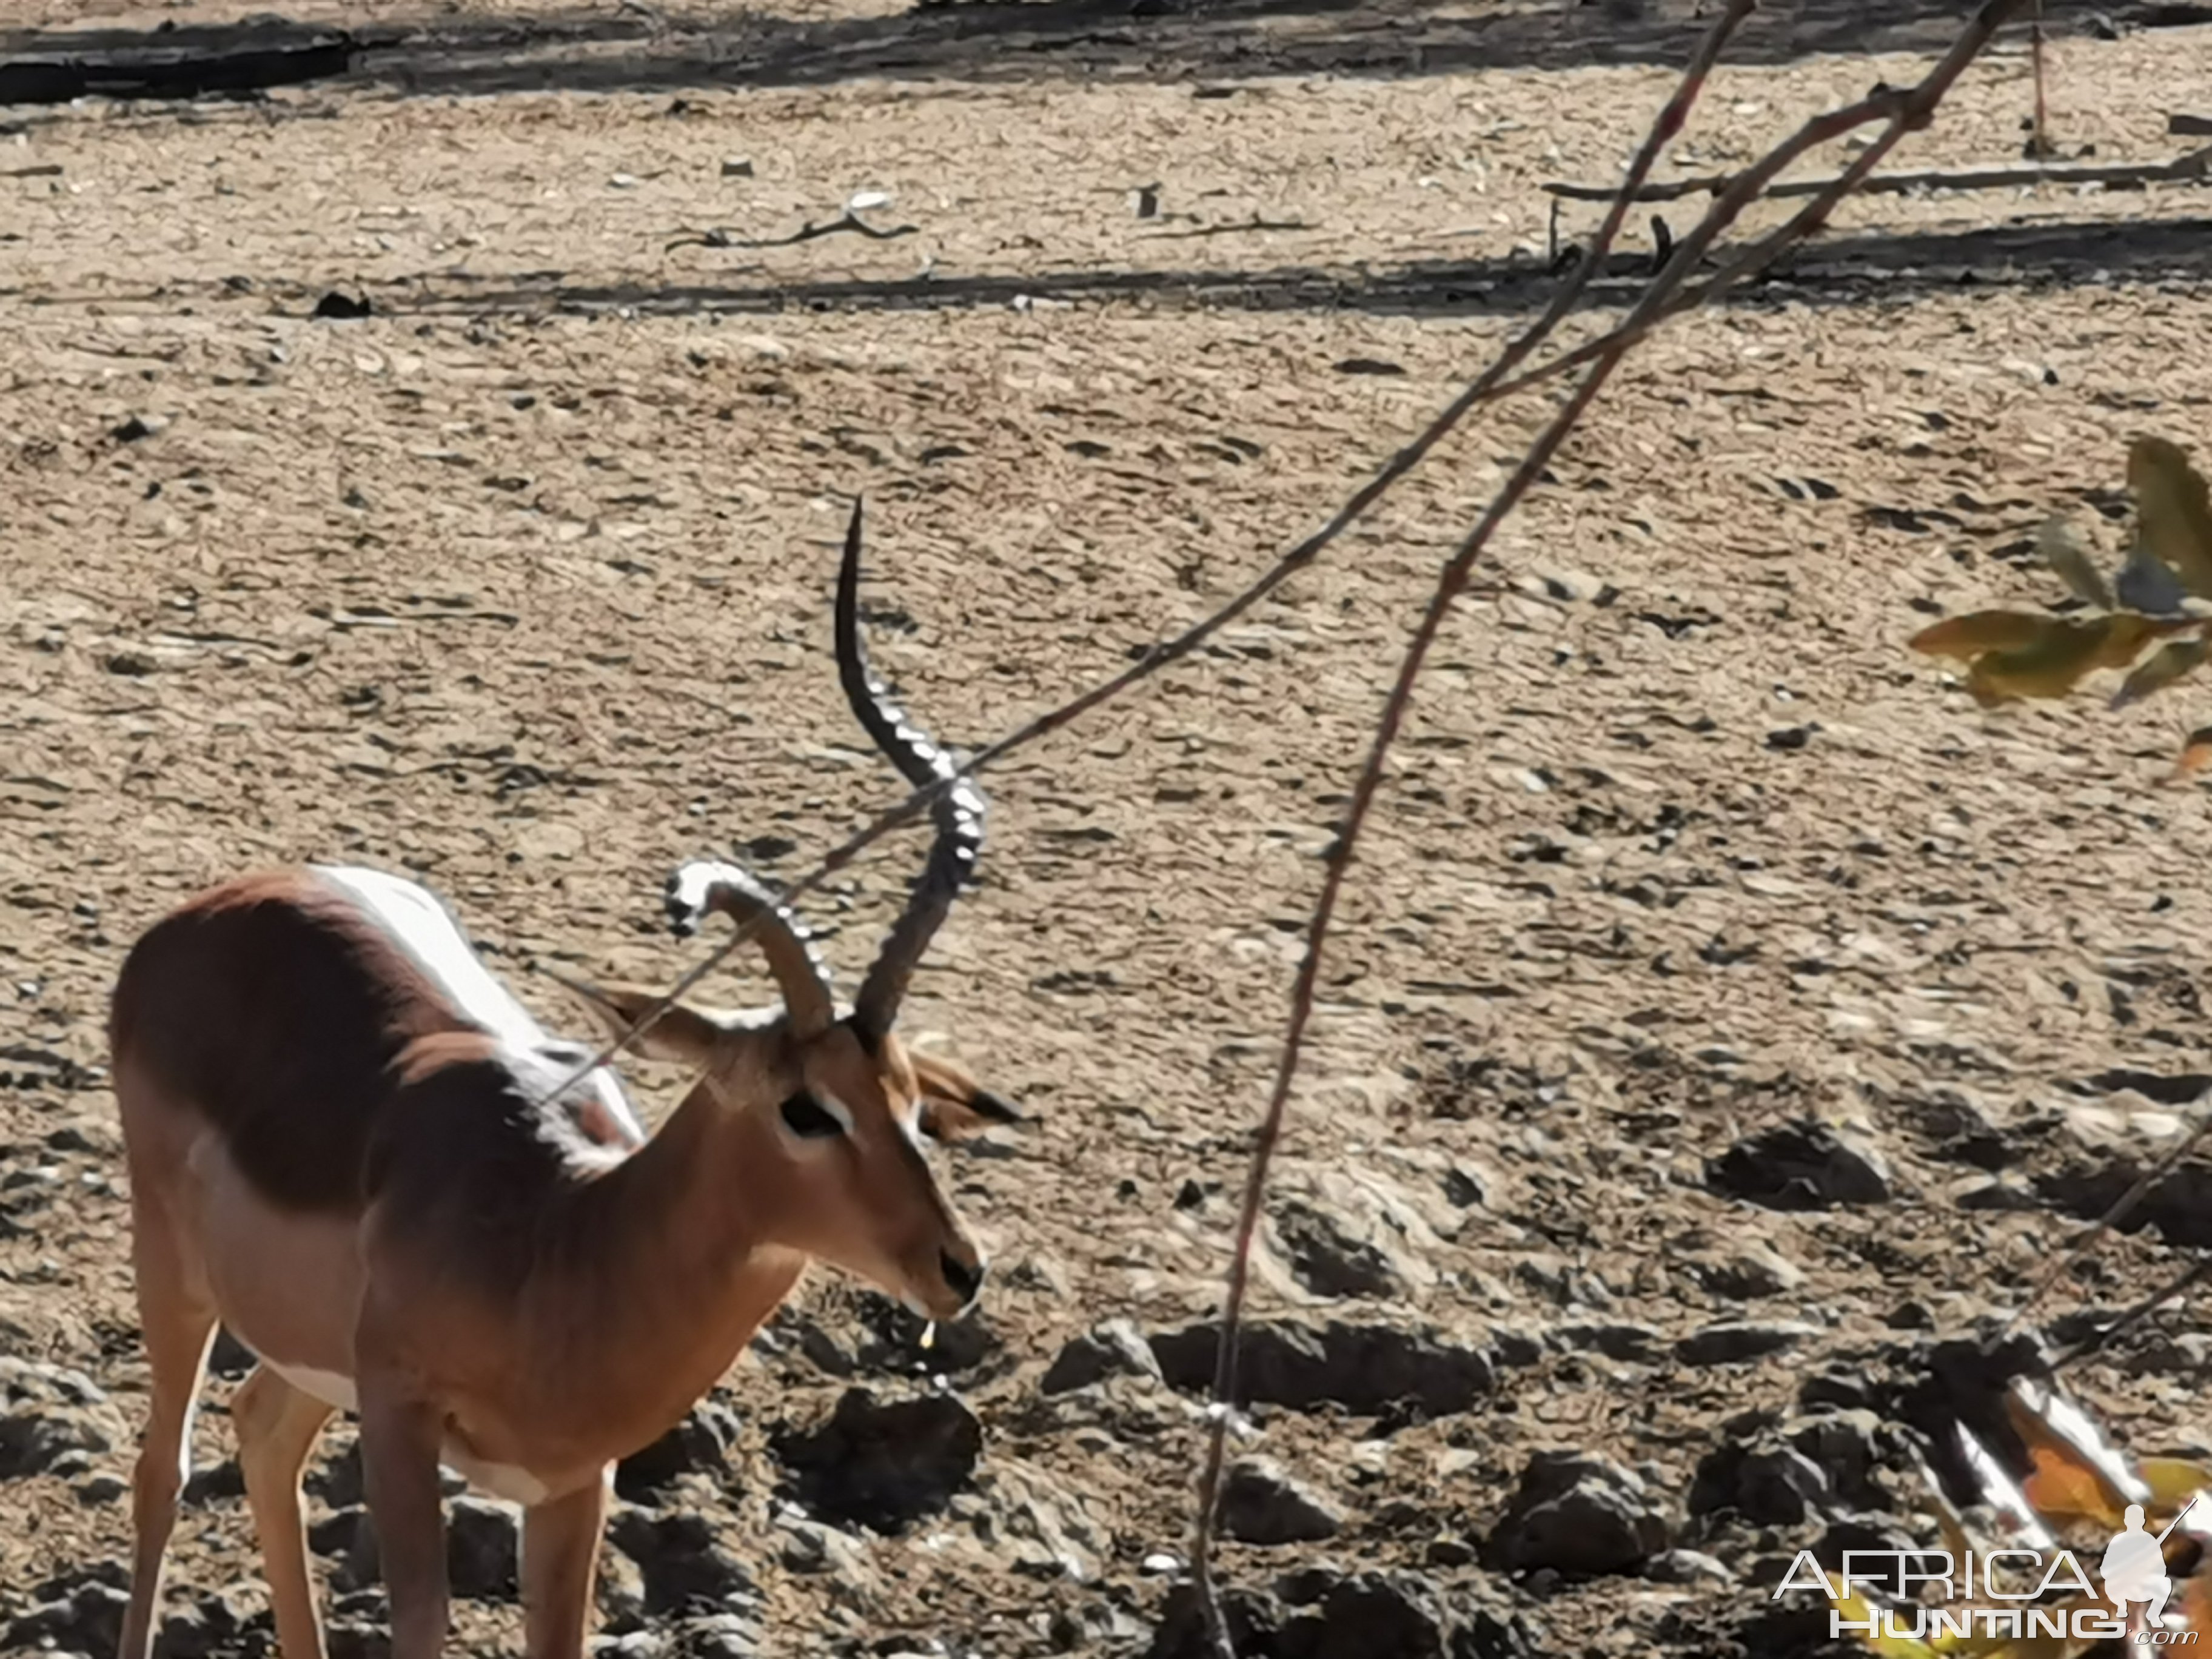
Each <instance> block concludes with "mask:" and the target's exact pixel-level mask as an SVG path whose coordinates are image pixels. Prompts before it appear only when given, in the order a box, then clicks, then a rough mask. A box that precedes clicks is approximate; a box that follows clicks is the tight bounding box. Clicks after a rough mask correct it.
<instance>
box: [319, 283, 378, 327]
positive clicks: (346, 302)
mask: <svg viewBox="0 0 2212 1659" xmlns="http://www.w3.org/2000/svg"><path fill="white" fill-rule="evenodd" d="M375 309H376V307H374V306H373V305H371V304H370V303H369V302H368V296H367V295H362V296H360V297H358V298H356V296H355V295H350V294H341V293H339V292H338V291H337V289H331V291H330V292H329V293H327V294H325V295H323V297H322V298H321V299H319V300H318V301H315V308H314V310H313V312H311V313H308V314H309V315H310V316H313V317H319V318H323V319H327V320H330V321H335V322H354V321H357V320H358V319H361V318H363V317H367V316H369V315H371V314H373V313H374V311H375Z"/></svg>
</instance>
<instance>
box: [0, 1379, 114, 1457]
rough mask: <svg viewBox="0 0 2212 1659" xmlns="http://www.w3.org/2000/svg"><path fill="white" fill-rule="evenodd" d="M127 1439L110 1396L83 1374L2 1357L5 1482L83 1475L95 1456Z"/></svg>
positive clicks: (0, 1453) (0, 1428)
mask: <svg viewBox="0 0 2212 1659" xmlns="http://www.w3.org/2000/svg"><path fill="white" fill-rule="evenodd" d="M126 1438H127V1436H126V1433H125V1428H124V1425H123V1422H122V1419H121V1418H120V1416H119V1415H118V1413H117V1412H116V1411H115V1409H114V1407H112V1406H111V1405H109V1403H108V1401H107V1395H106V1394H105V1393H103V1392H102V1391H101V1390H100V1388H99V1387H98V1386H97V1385H96V1384H94V1383H93V1381H92V1380H91V1379H90V1378H89V1377H88V1376H84V1375H83V1374H82V1372H78V1371H73V1370H66V1369H64V1367H62V1366H59V1365H46V1364H38V1363H36V1362H35V1361H33V1360H28V1359H12V1358H0V1480H20V1479H21V1478H23V1477H25V1476H27V1475H33V1474H49V1473H67V1472H68V1469H69V1463H68V1462H67V1461H65V1460H71V1459H74V1460H75V1462H76V1468H77V1471H78V1472H80V1473H82V1468H83V1460H84V1459H85V1458H86V1457H87V1456H88V1455H92V1454H94V1453H99V1452H105V1451H108V1450H112V1449H113V1448H114V1447H116V1446H117V1445H119V1444H121V1443H124V1441H125V1439H126Z"/></svg>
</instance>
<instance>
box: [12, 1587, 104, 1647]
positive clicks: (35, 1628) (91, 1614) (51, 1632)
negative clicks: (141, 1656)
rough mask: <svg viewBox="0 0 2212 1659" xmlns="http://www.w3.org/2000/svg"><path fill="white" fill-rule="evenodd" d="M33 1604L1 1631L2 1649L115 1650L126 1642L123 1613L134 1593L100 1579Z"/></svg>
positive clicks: (59, 1590) (61, 1588) (49, 1588)
mask: <svg viewBox="0 0 2212 1659" xmlns="http://www.w3.org/2000/svg"><path fill="white" fill-rule="evenodd" d="M45 1589H46V1591H49V1592H58V1593H56V1594H53V1595H51V1597H50V1598H49V1599H47V1600H46V1601H41V1602H40V1604H39V1605H37V1606H35V1607H33V1608H32V1609H31V1610H30V1611H29V1612H28V1613H25V1614H24V1615H23V1616H22V1617H21V1618H20V1619H18V1620H15V1622H14V1623H13V1624H10V1625H9V1626H7V1628H6V1630H5V1631H4V1632H0V1648H58V1649H60V1650H63V1651H64V1652H66V1653H91V1654H109V1653H113V1652H114V1651H115V1650H116V1649H117V1648H118V1646H119V1645H120V1644H121V1643H122V1641H123V1613H124V1609H125V1608H126V1607H129V1606H130V1605H131V1595H130V1592H129V1591H127V1590H125V1589H122V1588H121V1587H120V1586H119V1585H115V1584H111V1583H106V1582H105V1581H104V1580H101V1579H99V1578H92V1579H89V1580H88V1581H87V1582H82V1583H77V1584H76V1585H75V1586H73V1587H70V1588H67V1589H64V1588H63V1587H61V1586H58V1585H54V1584H48V1585H46V1586H45Z"/></svg>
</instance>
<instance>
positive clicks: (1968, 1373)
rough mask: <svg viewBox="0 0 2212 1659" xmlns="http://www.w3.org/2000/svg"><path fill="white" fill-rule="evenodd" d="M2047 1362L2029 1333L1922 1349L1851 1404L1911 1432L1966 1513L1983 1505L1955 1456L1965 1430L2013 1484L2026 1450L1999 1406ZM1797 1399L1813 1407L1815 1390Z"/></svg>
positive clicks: (1968, 1469) (2024, 1465) (1967, 1468)
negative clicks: (2015, 1386) (1878, 1386)
mask: <svg viewBox="0 0 2212 1659" xmlns="http://www.w3.org/2000/svg"><path fill="white" fill-rule="evenodd" d="M2050 1362H2051V1356H2050V1353H2049V1352H2048V1351H2047V1350H2046V1349H2045V1346H2044V1344H2043V1340H2042V1338H2041V1337H2040V1336H2039V1334H2037V1333H2035V1332H2033V1331H2022V1332H2021V1333H2020V1334H2017V1335H2015V1336H2012V1337H2009V1338H2007V1339H2005V1340H2002V1341H1997V1340H1994V1339H1992V1340H1984V1341H1975V1340H1971V1339H1967V1338H1958V1339H1954V1340H1950V1341H1948V1342H1934V1343H1923V1344H1920V1345H1918V1346H1916V1347H1914V1348H1913V1349H1912V1350H1911V1351H1910V1352H1907V1353H1906V1354H1905V1355H1903V1356H1902V1357H1901V1359H1900V1361H1899V1364H1897V1366H1896V1375H1895V1376H1894V1377H1893V1380H1891V1381H1890V1382H1888V1383H1886V1384H1885V1385H1884V1386H1883V1387H1882V1388H1881V1389H1880V1390H1878V1391H1869V1397H1868V1398H1866V1399H1863V1400H1856V1401H1849V1402H1839V1403H1850V1404H1852V1405H1861V1406H1865V1407H1870V1408H1871V1409H1872V1410H1873V1411H1875V1413H1877V1414H1878V1415H1880V1416H1881V1418H1882V1419H1884V1420H1885V1421H1888V1422H1893V1423H1902V1424H1904V1425H1906V1426H1908V1427H1910V1428H1911V1429H1913V1430H1915V1431H1917V1432H1918V1434H1919V1436H1920V1437H1921V1438H1922V1440H1923V1442H1924V1443H1925V1447H1926V1453H1927V1458H1928V1466H1929V1468H1930V1469H1931V1470H1933V1471H1934V1473H1935V1475H1936V1481H1937V1484H1938V1485H1940V1486H1942V1489H1943V1495H1944V1496H1945V1497H1946V1498H1948V1499H1949V1500H1950V1502H1951V1503H1953V1504H1956V1505H1959V1506H1960V1507H1965V1506H1966V1505H1968V1504H1978V1503H1979V1502H1981V1501H1982V1498H1983V1493H1982V1487H1981V1480H1980V1478H1979V1477H1978V1475H1977V1474H1975V1473H1974V1470H1973V1468H1972V1466H1971V1465H1970V1464H1969V1463H1968V1462H1966V1455H1965V1454H1964V1453H1963V1452H1961V1451H1960V1449H1959V1441H1958V1430H1959V1429H1961V1428H1963V1429H1964V1430H1966V1432H1967V1433H1969V1434H1971V1435H1972V1436H1973V1437H1975V1438H1976V1439H1977V1440H1978V1441H1980V1442H1981V1443H1982V1444H1983V1445H1984V1446H1985V1447H1987V1448H1988V1449H1989V1450H1990V1452H1991V1454H1993V1455H1995V1456H1996V1460H1997V1462H1998V1464H1999V1466H2000V1467H2001V1468H2004V1469H2006V1470H2007V1471H2008V1472H2010V1473H2011V1474H2014V1475H2015V1477H2017V1476H2020V1475H2022V1474H2026V1473H2027V1469H2028V1467H2029V1463H2028V1454H2027V1445H2026V1444H2025V1443H2023V1442H2022V1441H2021V1437H2020V1434H2019V1431H2017V1430H2015V1428H2014V1427H2013V1426H2012V1414H2011V1412H2010V1411H2009V1409H2008V1407H2007V1406H2006V1403H2005V1394H2006V1390H2007V1389H2008V1386H2009V1385H2010V1384H2011V1383H2012V1381H2013V1379H2014V1378H2015V1377H2021V1376H2027V1377H2033V1376H2039V1375H2042V1374H2043V1373H2044V1372H2045V1370H2046V1368H2047V1367H2048V1366H2049V1364H2050ZM1800 1398H1801V1399H1802V1400H1804V1401H1805V1403H1807V1404H1808V1405H1810V1404H1812V1403H1814V1395H1813V1391H1812V1390H1811V1389H1810V1388H1809V1387H1808V1389H1805V1390H1802V1391H1801V1394H1800Z"/></svg>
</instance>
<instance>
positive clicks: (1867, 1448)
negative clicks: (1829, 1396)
mask: <svg viewBox="0 0 2212 1659" xmlns="http://www.w3.org/2000/svg"><path fill="white" fill-rule="evenodd" d="M1787 1433H1788V1436H1789V1440H1790V1444H1791V1445H1792V1446H1794V1447H1795V1448H1796V1449H1797V1450H1798V1451H1799V1452H1800V1453H1801V1454H1802V1455H1804V1456H1805V1457H1807V1458H1809V1459H1810V1460H1811V1461H1812V1462H1814V1464H1816V1465H1818V1466H1819V1468H1820V1473H1821V1474H1825V1475H1826V1477H1827V1479H1828V1485H1829V1486H1831V1487H1832V1488H1833V1490H1834V1492H1835V1493H1836V1496H1837V1497H1838V1498H1840V1499H1842V1500H1843V1501H1844V1503H1846V1504H1852V1505H1854V1506H1856V1507H1858V1508H1862V1509H1881V1508H1887V1506H1888V1504H1889V1501H1890V1500H1889V1498H1888V1496H1887V1493H1885V1492H1883V1491H1882V1489H1881V1487H1880V1486H1877V1485H1876V1484H1875V1479H1874V1475H1875V1470H1876V1469H1877V1468H1881V1466H1882V1465H1883V1464H1885V1463H1889V1462H1902V1461H1903V1454H1904V1452H1905V1447H1904V1446H1903V1445H1902V1444H1901V1443H1900V1442H1901V1441H1902V1440H1903V1439H1904V1437H1903V1436H1901V1435H1900V1434H1899V1433H1898V1431H1895V1430H1894V1429H1893V1428H1891V1427H1890V1426H1889V1425H1886V1424H1884V1423H1883V1422H1882V1421H1881V1419H1880V1418H1879V1417H1877V1416H1875V1413H1872V1412H1868V1411H1851V1412H1838V1413H1834V1414H1833V1415H1832V1416H1826V1417H1815V1418H1811V1419H1805V1420H1803V1421H1801V1422H1799V1423H1797V1424H1796V1425H1792V1426H1791V1427H1790V1429H1789V1430H1788V1431H1787Z"/></svg>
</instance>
